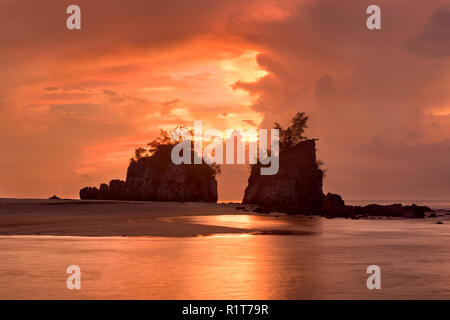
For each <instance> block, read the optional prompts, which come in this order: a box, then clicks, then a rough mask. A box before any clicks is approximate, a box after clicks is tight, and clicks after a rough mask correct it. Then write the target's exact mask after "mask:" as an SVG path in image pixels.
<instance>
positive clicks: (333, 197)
mask: <svg viewBox="0 0 450 320" xmlns="http://www.w3.org/2000/svg"><path fill="white" fill-rule="evenodd" d="M431 211H433V210H432V209H430V208H429V207H426V206H418V205H415V204H412V205H410V206H403V205H402V204H400V203H394V204H390V205H384V206H383V205H379V204H369V205H367V206H364V207H361V206H348V205H346V204H345V203H344V201H343V200H342V198H341V197H340V196H339V195H337V194H332V193H328V194H327V195H326V196H325V198H324V200H323V206H322V210H321V211H320V213H321V214H323V215H326V216H327V217H402V218H424V217H425V213H426V212H431Z"/></svg>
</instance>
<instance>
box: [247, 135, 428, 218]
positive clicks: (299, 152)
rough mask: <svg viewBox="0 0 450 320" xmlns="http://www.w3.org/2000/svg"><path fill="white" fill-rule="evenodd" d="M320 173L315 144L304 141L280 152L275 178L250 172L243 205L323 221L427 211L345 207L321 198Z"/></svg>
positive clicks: (415, 215)
mask: <svg viewBox="0 0 450 320" xmlns="http://www.w3.org/2000/svg"><path fill="white" fill-rule="evenodd" d="M322 179H323V171H322V170H321V169H320V168H319V166H318V163H317V160H316V146H315V140H312V139H310V140H304V141H301V142H299V143H298V144H296V145H295V146H293V147H290V148H287V149H285V150H282V151H281V152H280V167H279V171H278V173H277V174H275V175H271V176H270V175H266V176H264V175H261V174H260V165H253V166H252V168H251V173H250V178H249V179H248V186H247V188H246V189H245V195H244V199H243V201H242V203H243V204H254V205H257V206H258V207H257V208H255V209H254V212H258V213H269V212H271V211H278V212H285V213H291V214H294V213H303V214H310V215H324V216H327V217H352V218H358V217H364V216H390V217H405V218H423V217H424V216H425V212H429V211H432V210H431V209H430V208H428V207H422V206H417V205H415V204H413V205H411V206H403V205H401V204H392V205H385V206H383V205H377V204H370V205H367V206H364V207H360V206H349V205H346V204H345V202H344V201H343V200H342V198H341V196H339V195H337V194H332V193H328V194H327V195H324V194H323V191H322Z"/></svg>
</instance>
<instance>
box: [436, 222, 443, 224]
mask: <svg viewBox="0 0 450 320" xmlns="http://www.w3.org/2000/svg"><path fill="white" fill-rule="evenodd" d="M436 224H444V223H443V222H442V221H438V222H436Z"/></svg>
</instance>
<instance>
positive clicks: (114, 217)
mask: <svg viewBox="0 0 450 320" xmlns="http://www.w3.org/2000/svg"><path fill="white" fill-rule="evenodd" d="M237 206H239V205H238V204H215V203H174V202H125V201H123V202H122V201H89V200H85V201H82V200H34V199H1V200H0V235H55V236H165V237H189V236H198V235H208V234H215V233H245V232H250V231H252V230H248V229H245V228H235V227H226V226H213V225H205V224H199V223H189V222H182V221H173V220H172V221H164V219H165V218H169V217H179V216H205V215H241V214H243V213H244V212H243V211H240V210H236V207H237ZM247 213H250V212H245V214H247ZM250 214H251V213H250Z"/></svg>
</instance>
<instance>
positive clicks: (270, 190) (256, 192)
mask: <svg viewBox="0 0 450 320" xmlns="http://www.w3.org/2000/svg"><path fill="white" fill-rule="evenodd" d="M307 120H308V117H306V116H305V114H304V113H303V112H301V113H297V115H296V116H295V117H294V118H293V119H292V125H291V126H289V127H288V128H286V129H283V128H282V127H281V126H280V125H279V124H278V123H276V124H275V129H278V130H280V155H279V157H280V167H279V170H278V173H277V174H275V175H261V174H260V166H261V164H255V165H252V166H251V173H250V177H249V179H248V186H247V188H246V189H245V194H244V199H243V201H242V203H245V204H256V205H258V206H259V207H261V208H264V209H267V210H272V211H280V212H287V213H312V212H311V211H314V210H320V209H321V207H322V200H323V197H324V195H323V192H322V180H323V171H322V170H321V169H320V168H319V166H320V161H317V159H316V144H315V140H314V139H307V138H306V137H304V136H303V133H304V130H305V128H307V125H306V123H307Z"/></svg>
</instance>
